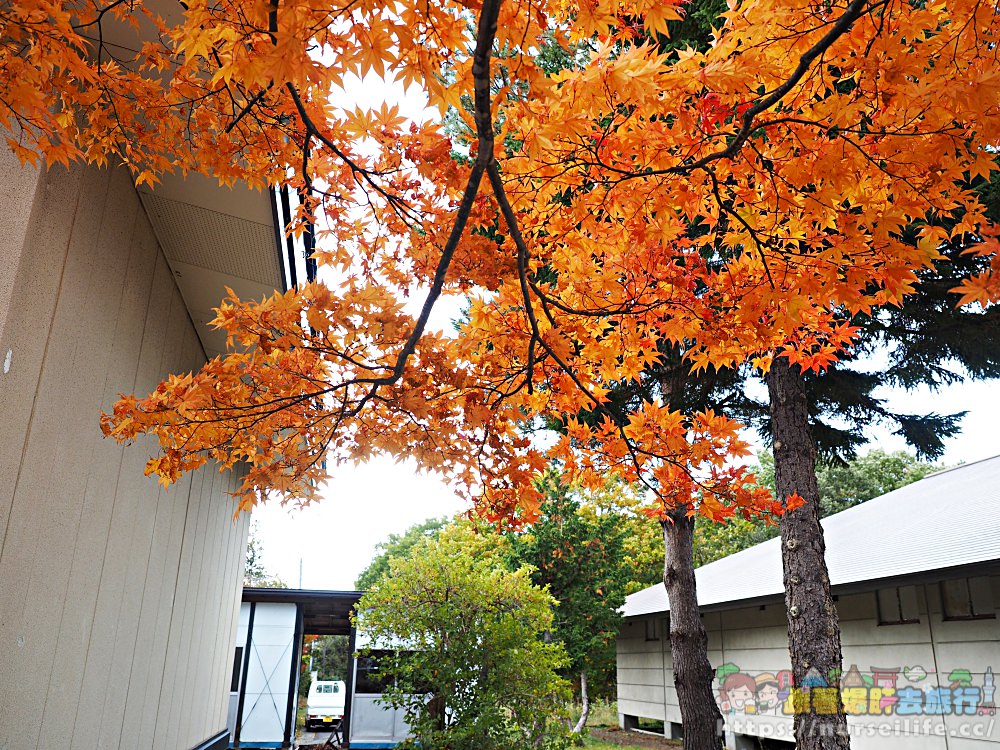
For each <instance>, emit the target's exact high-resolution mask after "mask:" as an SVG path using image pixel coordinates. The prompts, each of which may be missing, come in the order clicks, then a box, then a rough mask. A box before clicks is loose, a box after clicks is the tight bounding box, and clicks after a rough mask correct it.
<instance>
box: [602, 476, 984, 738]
mask: <svg viewBox="0 0 1000 750" xmlns="http://www.w3.org/2000/svg"><path fill="white" fill-rule="evenodd" d="M823 528H824V533H825V536H826V547H827V564H828V566H829V571H830V581H831V585H832V588H833V593H834V595H835V598H836V600H837V608H838V612H839V614H840V619H841V629H842V640H843V649H844V670H845V671H844V674H843V675H842V677H841V678H840V681H839V682H840V684H839V685H837V680H836V676H833V678H832V679H831V676H822V675H817V684H818V685H820V683H829V685H827V686H826V687H827V688H828V689H829V688H836V689H839V690H840V691H841V695H842V698H843V700H844V704H845V707H846V709H847V711H848V713H849V719H848V724H849V727H850V728H851V731H852V733H853V736H852V747H854V748H858V749H860V750H865V748H887V749H888V748H899V750H903V749H904V748H905V750H945V749H947V750H973V749H982V750H986V749H987V748H990V749H991V750H998V749H1000V721H997V717H996V715H995V713H996V710H995V708H994V701H995V691H996V686H995V677H994V675H995V674H997V673H1000V623H998V621H997V617H996V611H997V609H998V608H1000V456H998V457H995V458H991V459H986V460H984V461H979V462H976V463H973V464H968V465H964V466H959V467H956V468H954V469H949V470H946V471H942V472H939V473H937V474H934V475H932V476H929V477H926V478H925V479H923V480H921V481H919V482H915V483H913V484H911V485H908V486H906V487H903V488H900V489H898V490H895V491H894V492H890V493H888V494H886V495H883V496H881V497H878V498H875V499H873V500H870V501H868V502H866V503H863V504H861V505H858V506H856V507H854V508H851V509H849V510H846V511H843V512H842V513H838V514H836V515H834V516H830V517H829V518H826V519H824V520H823ZM697 585H698V601H699V604H700V605H701V609H702V612H703V620H704V623H705V627H706V630H707V631H708V638H709V658H710V660H711V662H712V664H713V666H714V667H716V683H715V688H716V692H717V695H718V700H719V702H720V706H721V708H722V711H723V715H724V717H725V721H726V734H727V742H728V745H729V747H733V748H744V747H745V748H750V747H760V746H761V745H764V746H776V747H791V743H792V737H793V735H792V723H793V718H792V714H791V701H790V700H789V699H788V696H789V695H790V691H791V690H793V689H794V688H793V687H792V686H791V673H790V671H789V670H790V662H789V656H788V648H787V630H786V615H785V604H784V589H783V585H782V566H781V549H780V541H779V540H778V539H771V540H769V541H767V542H764V543H762V544H759V545H757V546H755V547H751V548H750V549H747V550H744V551H742V552H739V553H737V554H734V555H730V556H729V557H726V558H724V559H722V560H718V561H716V562H714V563H711V564H709V565H705V566H703V567H701V568H699V569H698V570H697ZM669 610H670V607H669V604H668V602H667V597H666V591H665V589H664V587H663V586H662V585H657V586H651V587H650V588H647V589H644V590H643V591H639V592H637V593H635V594H633V595H631V596H629V597H628V599H627V600H626V603H625V608H624V615H625V621H624V623H623V625H622V629H621V632H620V634H619V637H618V710H619V712H620V720H621V723H622V725H623V726H626V727H635V726H637V725H639V724H640V722H641V721H642V720H643V719H648V720H653V721H662V722H663V724H664V731H665V733H667V734H668V736H669V735H673V736H678V735H679V734H680V732H681V731H682V728H681V726H680V711H679V708H678V704H677V696H676V691H675V689H674V686H673V672H672V669H671V657H670V643H669V637H668V624H669ZM720 678H721V680H720ZM821 686H822V685H821Z"/></svg>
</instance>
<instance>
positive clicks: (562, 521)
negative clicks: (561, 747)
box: [509, 472, 662, 733]
mask: <svg viewBox="0 0 1000 750" xmlns="http://www.w3.org/2000/svg"><path fill="white" fill-rule="evenodd" d="M540 488H541V489H542V491H543V493H544V495H545V502H543V503H542V506H541V508H540V511H539V518H538V520H537V521H535V523H533V524H532V525H531V526H530V527H529V528H527V529H526V530H524V531H523V532H519V533H512V534H510V535H509V539H510V548H511V553H512V555H513V557H512V559H513V565H514V567H518V566H521V565H527V566H530V567H531V569H532V573H531V578H532V580H533V581H534V582H535V584H536V585H538V586H547V587H548V590H549V593H550V594H552V596H554V597H555V598H556V600H557V601H558V602H559V607H558V609H557V610H556V616H555V622H554V623H553V630H552V635H553V637H554V638H555V639H556V640H558V641H559V642H561V643H562V644H563V646H564V647H565V648H566V653H567V655H568V656H569V670H568V671H569V673H570V674H572V675H574V676H575V677H577V678H578V679H579V686H580V702H581V704H582V707H583V711H582V714H581V716H580V719H579V721H578V722H577V724H576V726H575V727H574V729H573V731H574V733H579V732H581V731H582V730H583V727H584V726H585V725H586V723H587V716H588V712H589V708H590V702H589V693H588V678H590V680H591V682H592V685H593V687H594V688H596V690H595V692H596V693H598V694H604V695H608V694H610V693H611V692H612V691H613V689H614V670H615V645H614V644H615V636H616V635H617V633H618V627H619V624H620V622H621V615H620V614H619V609H620V608H621V607H622V605H623V604H624V603H625V586H626V583H627V582H628V581H629V580H630V571H629V570H628V569H627V568H626V567H625V562H626V561H625V554H624V548H625V545H624V542H625V534H626V533H627V532H628V529H627V527H626V526H625V525H624V524H623V523H622V516H621V514H620V513H614V512H609V511H604V512H600V511H599V510H597V509H595V508H593V506H588V507H586V508H585V507H584V504H583V503H582V502H581V499H580V498H579V497H578V496H577V495H576V493H574V492H573V490H572V489H571V488H570V487H568V486H567V485H565V484H564V483H563V482H562V480H561V477H560V476H559V475H558V474H557V473H555V472H550V473H549V474H547V475H546V476H545V477H544V478H543V479H542V481H541V483H540ZM660 564H661V565H662V562H661V563H660Z"/></svg>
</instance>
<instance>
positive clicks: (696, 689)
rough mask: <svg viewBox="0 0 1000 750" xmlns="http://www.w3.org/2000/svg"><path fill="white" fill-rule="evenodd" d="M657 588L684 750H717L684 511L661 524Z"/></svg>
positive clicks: (717, 718)
mask: <svg viewBox="0 0 1000 750" xmlns="http://www.w3.org/2000/svg"><path fill="white" fill-rule="evenodd" d="M663 543H664V547H665V552H666V554H665V559H664V566H663V584H664V585H665V586H666V588H667V599H668V601H669V602H670V652H671V655H672V658H673V666H674V687H676V688H677V700H678V703H679V704H680V709H681V719H682V722H683V727H684V750H719V749H720V748H721V747H722V733H721V729H722V714H721V713H720V712H719V706H718V704H717V703H716V702H715V696H714V695H713V694H712V678H713V675H714V673H713V672H712V665H711V664H710V663H709V661H708V636H707V634H706V633H705V626H704V625H703V624H702V621H701V613H700V612H699V611H698V592H697V589H696V587H695V578H694V561H693V547H694V518H691V517H689V516H688V515H687V514H686V513H685V512H684V510H680V511H677V512H674V513H671V515H670V518H669V519H668V520H666V521H664V522H663Z"/></svg>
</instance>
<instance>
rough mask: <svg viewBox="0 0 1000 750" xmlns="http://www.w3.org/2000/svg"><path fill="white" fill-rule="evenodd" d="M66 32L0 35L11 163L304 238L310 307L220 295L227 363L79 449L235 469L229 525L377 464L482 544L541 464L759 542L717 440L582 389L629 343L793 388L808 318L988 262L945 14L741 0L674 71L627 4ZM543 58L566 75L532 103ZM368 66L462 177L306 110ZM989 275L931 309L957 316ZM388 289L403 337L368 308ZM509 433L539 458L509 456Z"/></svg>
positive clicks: (970, 130) (966, 113) (965, 77)
mask: <svg viewBox="0 0 1000 750" xmlns="http://www.w3.org/2000/svg"><path fill="white" fill-rule="evenodd" d="M78 10H79V9H78V8H77V6H75V5H72V4H64V3H61V2H58V1H57V0H45V1H44V2H32V3H21V4H16V5H15V6H11V8H9V9H7V10H6V11H4V12H3V14H2V16H0V24H2V34H3V40H4V45H3V47H2V58H0V92H2V94H3V95H2V96H0V101H3V102H4V105H3V106H2V107H0V116H2V118H3V124H5V125H6V126H7V127H8V128H9V129H10V130H11V132H12V135H11V140H10V145H11V147H12V148H14V149H15V150H17V151H18V153H19V154H21V155H22V156H23V157H24V158H26V159H30V158H34V157H33V156H32V154H33V153H40V154H42V155H44V156H45V157H46V158H47V159H48V160H49V161H50V162H60V161H66V160H68V159H72V158H84V159H88V160H91V161H96V162H105V161H107V160H109V159H111V160H117V161H123V162H125V163H126V164H128V165H129V166H130V167H132V168H133V170H134V171H135V174H136V177H137V179H139V180H140V181H150V180H155V179H156V176H157V175H158V174H159V173H161V172H163V171H166V170H168V169H178V170H189V169H198V170H203V171H206V172H210V173H213V174H215V175H216V176H218V177H219V178H221V179H223V180H226V181H230V180H234V179H245V180H247V181H249V182H251V183H252V184H255V185H262V184H264V183H267V182H274V183H284V184H288V185H289V186H291V187H293V188H294V189H296V190H301V191H302V194H303V196H304V198H305V207H304V209H303V218H306V217H307V216H309V217H312V218H315V219H316V220H317V221H318V222H319V224H318V229H317V248H318V251H317V258H318V260H319V261H320V262H321V263H322V264H323V265H325V266H326V267H328V268H329V269H331V272H332V273H333V275H334V276H335V277H336V278H337V279H338V282H339V283H338V284H335V285H327V284H324V283H322V282H320V283H313V284H308V285H304V286H303V287H302V288H300V289H297V290H291V291H289V292H288V293H286V294H283V295H275V296H273V297H271V298H269V299H266V300H262V301H257V302H250V301H245V300H238V299H236V298H230V299H228V300H226V301H225V302H224V303H223V304H222V305H221V307H220V308H219V311H218V316H217V318H216V321H215V323H216V325H218V326H219V327H220V328H222V329H223V330H224V331H225V332H226V333H227V335H228V336H229V337H230V340H231V343H232V344H233V346H234V350H233V352H232V353H231V354H229V355H227V356H225V357H222V358H219V359H215V360H213V361H212V362H210V363H208V364H207V365H206V366H205V367H204V368H203V369H202V370H201V371H200V372H198V373H191V374H180V375H177V376H174V377H172V378H170V379H169V380H167V381H165V382H164V384H163V385H162V386H161V387H160V388H158V389H157V390H156V391H155V392H154V393H152V394H150V395H149V396H145V397H143V396H127V397H125V398H124V399H123V400H122V401H121V402H119V403H118V404H117V405H116V407H115V410H114V412H113V413H112V414H109V415H107V416H106V417H105V419H104V421H103V427H104V429H105V431H106V432H107V433H108V434H111V435H114V436H115V437H116V438H117V439H120V440H130V439H132V438H134V437H135V436H137V435H139V434H142V433H152V434H154V435H156V436H157V438H158V439H159V441H160V445H161V449H162V453H161V455H159V456H157V457H154V459H152V460H151V462H150V464H149V466H148V470H149V471H150V472H151V473H155V474H157V475H158V476H160V477H161V478H162V479H163V480H164V481H166V482H170V481H173V480H175V479H176V478H177V476H178V475H179V473H180V472H182V471H186V470H189V469H192V468H195V467H197V466H200V465H202V464H203V463H204V462H205V461H206V460H208V459H210V458H212V459H216V460H218V461H220V462H221V463H222V464H223V465H224V466H229V465H232V464H233V463H234V462H236V461H246V462H247V463H248V465H249V470H248V472H247V473H246V476H245V479H244V483H243V486H242V489H241V496H242V498H243V500H244V506H245V507H249V506H250V505H251V504H252V503H253V502H255V500H256V498H258V497H259V495H260V493H261V492H266V491H268V490H272V489H273V490H277V491H279V492H282V493H287V495H288V496H289V497H293V498H298V499H300V500H303V501H308V500H310V499H312V498H313V497H315V496H316V493H317V491H318V490H317V488H318V487H319V486H321V484H322V481H323V480H324V479H325V478H326V476H327V469H326V468H325V467H326V466H327V464H325V463H324V461H323V460H321V459H322V457H324V456H328V457H329V465H330V466H333V465H336V464H337V463H338V462H341V461H350V460H355V459H359V458H364V457H366V456H368V455H371V454H373V453H381V452H389V453H394V454H397V455H400V454H405V455H412V456H414V457H416V458H417V459H418V460H419V461H420V463H421V464H422V465H423V466H424V467H426V468H428V469H432V470H437V471H441V472H443V473H445V474H447V475H448V476H449V477H450V478H451V479H452V480H453V481H454V482H455V483H456V484H457V485H458V486H460V487H463V488H464V491H465V492H467V493H468V494H469V495H470V496H471V497H474V498H476V499H478V500H479V502H480V506H481V507H482V508H483V509H484V512H486V513H488V514H490V515H492V516H495V517H502V516H510V515H512V514H521V515H523V516H525V517H530V516H532V515H534V514H535V513H536V512H537V509H538V506H539V503H540V500H541V498H540V496H539V494H538V492H537V490H536V489H535V488H534V486H533V484H532V479H533V477H534V476H535V475H536V474H537V473H538V472H539V471H541V470H542V469H543V468H544V466H545V465H546V464H547V463H548V461H549V460H550V459H552V458H562V459H564V460H565V461H566V466H567V469H568V470H569V471H570V472H571V473H574V474H575V475H577V476H578V477H579V478H580V479H581V480H583V481H590V482H593V483H597V481H598V479H600V478H603V477H604V476H606V475H607V474H608V473H609V472H618V473H620V474H622V475H623V476H624V477H625V478H626V480H627V481H634V482H640V483H645V484H646V485H647V486H648V487H649V488H650V490H651V491H652V492H653V493H654V494H656V495H657V496H658V502H659V504H660V505H661V507H663V508H671V507H674V506H678V505H679V506H686V507H688V508H690V509H691V510H694V511H695V512H698V513H700V514H702V515H705V516H707V517H710V518H726V517H731V516H733V515H734V514H736V515H750V516H753V515H757V514H765V515H766V514H769V513H774V512H780V511H781V509H782V507H783V501H784V498H779V499H778V501H775V500H772V499H770V498H768V497H767V496H766V495H763V494H758V493H756V492H755V491H754V490H753V487H754V485H753V484H752V483H751V482H748V481H744V479H743V476H742V474H741V473H740V472H739V471H738V470H736V469H733V468H732V463H731V459H730V457H731V456H732V455H734V454H736V455H738V454H740V453H745V451H746V446H745V445H743V444H742V443H741V441H740V440H739V438H738V433H737V425H736V424H735V423H734V422H732V421H730V420H729V419H727V418H726V417H724V416H723V415H720V414H717V413H714V412H696V413H691V414H686V413H682V412H678V411H675V410H673V409H671V408H670V407H669V406H667V405H665V404H661V403H657V402H651V403H649V404H647V405H646V406H645V407H644V408H643V409H642V410H641V411H639V412H638V413H635V414H628V415H623V414H620V413H618V412H616V411H615V410H614V408H613V405H609V404H608V402H607V400H606V395H607V392H608V385H609V383H611V382H617V381H620V380H622V379H625V380H629V379H634V378H636V377H638V376H639V374H640V373H641V370H642V368H643V367H644V366H645V365H646V364H648V363H650V362H654V361H656V360H657V359H658V358H659V357H660V356H661V353H660V347H661V346H662V344H663V343H664V342H670V343H672V344H674V345H676V346H679V347H681V350H682V351H683V354H684V356H685V357H686V358H687V360H688V361H689V362H690V363H691V365H692V366H694V367H695V368H697V369H704V368H713V367H725V366H731V365H734V364H738V363H742V362H751V363H753V364H755V365H756V366H758V367H761V368H767V367H768V363H769V362H771V361H772V360H773V358H774V357H775V356H780V357H787V358H788V359H789V360H791V361H793V362H795V363H797V364H798V365H801V366H802V367H805V368H807V369H809V368H822V367H823V366H824V365H826V364H828V363H830V362H831V361H833V360H834V359H835V358H836V357H837V352H838V350H839V349H840V348H841V347H842V346H844V345H846V344H848V343H849V342H850V341H851V340H852V338H853V336H854V335H855V333H856V331H855V327H854V326H853V325H851V324H850V323H849V322H848V321H845V320H844V318H843V314H844V313H845V312H847V313H852V314H853V313H858V312H865V311H867V310H870V309H874V308H876V307H878V306H880V305H885V304H895V303H898V302H900V301H901V300H902V299H903V298H904V296H905V295H906V294H907V293H908V292H909V291H911V290H912V288H913V284H914V283H916V281H917V277H918V273H919V272H920V270H921V269H923V268H925V267H927V266H928V265H929V264H930V263H931V262H932V261H933V260H934V258H935V257H937V254H938V252H939V248H940V247H942V245H943V244H944V243H946V242H947V241H948V240H949V239H950V238H952V237H958V236H961V237H965V238H968V239H969V243H968V247H967V248H966V249H967V250H968V251H969V252H972V253H977V254H982V255H983V256H984V257H993V256H994V255H995V250H996V248H997V242H996V239H995V230H994V227H993V225H992V224H991V222H990V221H989V220H988V218H987V217H986V215H985V211H984V207H983V204H982V201H981V200H980V198H979V196H978V195H977V194H976V193H975V192H974V191H973V190H971V189H970V180H973V179H975V178H977V177H981V176H984V175H988V174H989V173H990V172H991V170H993V169H994V168H995V166H994V160H993V159H992V156H991V154H990V152H989V151H988V150H987V149H986V148H985V147H986V146H987V145H989V144H990V143H991V142H992V141H991V139H992V138H993V137H994V134H995V133H996V132H997V127H996V124H997V119H998V117H1000V115H998V108H997V101H998V82H997V76H996V74H995V71H996V69H997V59H996V57H997V54H998V52H997V50H998V49H1000V47H998V45H997V44H996V37H997V33H998V30H997V20H996V17H995V14H993V13H992V12H991V11H990V10H989V9H988V8H984V7H983V6H982V5H981V4H979V3H976V2H974V1H973V0H956V2H952V3H948V4H943V3H936V4H935V3H930V4H926V3H924V4H911V3H906V2H898V1H897V0H852V1H851V2H846V1H845V2H840V3H836V4H834V5H830V6H829V7H826V6H824V7H823V8H818V7H817V6H815V5H814V4H812V3H809V2H805V0H780V1H776V0H755V1H754V2H744V3H741V4H740V5H739V6H738V7H735V8H733V9H731V10H728V11H726V13H725V14H724V22H723V23H722V24H721V26H720V28H719V29H718V30H717V33H716V35H715V39H714V42H713V43H712V44H711V45H706V46H702V47H699V48H695V47H690V48H671V47H670V45H669V44H665V43H661V42H662V40H663V37H664V35H666V34H668V33H669V31H670V24H671V23H679V22H681V20H682V19H683V17H684V12H685V10H684V6H683V4H680V3H671V2H667V3H663V2H659V3H651V2H648V1H647V0H629V1H628V2H625V3H622V2H618V1H617V0H616V1H615V2H611V0H599V1H598V2H596V3H552V2H528V0H517V1H515V0H506V1H501V0H488V1H487V2H485V3H484V4H483V5H482V6H481V7H480V6H477V7H475V8H468V7H466V6H465V5H463V4H461V3H452V2H448V1H445V0H440V1H439V2H436V3H433V4H431V5H427V4H420V3H411V2H403V3H393V4H391V5H383V4H380V3H377V2H365V3H362V4H360V5H359V4H356V3H351V4H349V5H346V6H343V7H341V6H330V5H329V3H320V2H315V1H310V2H305V3H296V4H295V5H294V6H289V5H284V4H282V3H280V2H274V3H272V4H270V5H261V4H257V3H251V2H249V0H232V1H230V2H226V3H212V4H206V3H200V2H199V3H193V4H191V5H190V6H188V7H187V9H186V10H184V12H182V13H178V14H176V15H172V16H170V17H169V18H164V17H159V16H157V14H156V13H155V12H154V11H153V10H151V9H149V8H147V7H146V6H144V5H142V4H140V3H129V4H118V3H112V4H111V5H109V6H107V7H100V6H95V7H89V6H88V8H86V9H84V10H82V11H79V13H78ZM81 14H82V15H81ZM779 21H780V22H779ZM133 27H138V28H140V29H143V28H144V29H149V28H154V29H155V30H156V33H155V34H152V35H149V38H151V39H154V40H155V41H147V42H143V43H138V42H137V43H136V44H135V45H134V46H135V47H137V49H138V51H137V53H136V54H134V55H128V56H123V53H122V52H121V49H122V47H120V46H114V45H113V44H112V43H111V42H110V39H111V38H112V37H114V38H118V37H120V36H121V34H125V35H126V36H127V34H128V33H133V32H129V29H130V28H133ZM123 29H124V31H123ZM116 34H118V37H116V36H115V35H116ZM543 43H545V44H548V43H554V44H556V45H558V46H560V47H561V48H563V49H565V50H567V51H570V52H571V54H570V55H569V59H570V60H572V65H571V66H570V67H569V68H565V69H562V70H560V71H559V72H556V73H551V74H550V72H549V71H548V70H546V68H545V67H544V65H543V64H542V62H543V61H539V60H537V59H536V57H535V52H536V50H537V49H538V48H539V47H540V46H541V45H542V44H543ZM116 44H117V43H116ZM386 71H391V72H392V75H394V76H395V77H396V78H397V79H399V80H401V81H403V82H406V83H409V84H412V85H416V86H418V87H420V88H422V89H423V90H424V91H425V92H426V93H427V95H428V96H429V97H430V100H431V102H432V103H433V104H435V105H438V106H440V107H442V108H447V107H448V106H454V105H458V104H460V97H461V96H462V95H463V94H465V95H469V96H470V97H471V99H472V102H473V113H472V115H471V117H470V118H469V120H470V122H469V124H470V128H471V129H472V131H473V132H474V134H475V140H474V142H473V143H472V144H471V148H470V151H469V154H468V157H467V158H462V159H455V158H453V157H452V154H451V149H452V144H451V142H450V140H449V138H448V137H447V136H446V135H445V133H444V132H443V130H442V126H441V125H440V124H439V123H436V122H433V121H432V122H429V123H427V124H425V125H421V126H419V127H407V125H406V124H405V123H404V122H403V121H402V119H401V118H400V117H399V115H398V113H397V112H395V111H393V110H392V109H391V108H389V107H386V108H385V109H382V110H376V111H357V110H351V111H348V110H347V109H346V108H343V107H340V106H338V105H337V103H336V100H331V99H330V97H329V91H330V89H331V86H338V85H341V84H344V82H345V81H346V80H347V76H348V75H350V74H353V73H360V74H380V73H383V72H386ZM457 111H458V112H459V114H460V115H461V112H462V110H461V109H459V110H457ZM500 135H502V138H498V136H500ZM359 139H360V140H359ZM361 143H363V144H364V147H362V146H361V145H357V144H361ZM907 227H914V228H915V229H914V231H915V236H916V241H915V242H911V241H908V238H906V237H904V236H903V234H904V233H903V229H904V228H907ZM296 231H301V226H300V227H299V228H298V229H297V230H296ZM992 262H993V263H994V264H995V261H992ZM993 270H994V269H993V267H992V266H988V267H986V268H985V269H983V270H981V271H979V272H976V274H975V275H974V276H973V277H971V278H968V279H965V280H962V281H960V282H959V284H958V285H957V286H958V287H961V294H960V295H956V296H955V300H956V301H961V302H965V303H976V302H979V303H988V302H990V301H991V300H993V299H994V298H995V297H996V294H997V283H996V279H995V277H994V276H993ZM422 289H427V290H429V291H428V292H426V297H424V300H425V304H424V305H423V308H422V309H421V312H420V313H419V314H417V315H415V316H411V315H409V314H407V313H406V312H405V311H404V309H403V307H402V306H401V304H400V300H401V299H402V298H403V297H405V296H406V295H421V294H423V292H422V291H421V290H422ZM442 293H462V294H465V293H468V294H470V295H471V297H472V302H471V307H470V310H469V316H468V321H467V322H466V323H465V324H464V325H463V327H462V330H461V332H460V334H459V335H458V336H457V337H444V336H439V335H430V334H427V332H426V331H425V328H426V322H427V316H428V315H429V311H430V309H431V308H432V307H433V305H434V303H435V302H436V300H437V299H438V298H439V297H440V295H441V294H442ZM583 408H587V409H589V410H591V411H593V412H594V413H595V414H597V416H598V417H599V419H598V420H596V422H594V423H583V422H579V421H577V419H576V415H578V414H579V413H580V412H581V410H582V409H583ZM539 417H543V418H546V419H550V420H553V421H560V422H562V423H563V424H564V425H565V437H564V439H563V440H561V441H559V442H558V443H557V444H555V445H554V446H551V447H549V448H545V449H542V448H539V446H538V445H533V444H532V443H531V442H530V441H529V440H527V439H526V438H525V436H524V434H523V432H522V428H523V427H525V426H530V425H531V424H532V423H533V421H534V420H536V419H538V418H539Z"/></svg>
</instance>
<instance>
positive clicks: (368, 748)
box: [351, 741, 396, 750]
mask: <svg viewBox="0 0 1000 750" xmlns="http://www.w3.org/2000/svg"><path fill="white" fill-rule="evenodd" d="M393 747H396V743H395V742H355V741H352V742H351V750H354V748H358V749H359V750H382V749H383V748H393Z"/></svg>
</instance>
